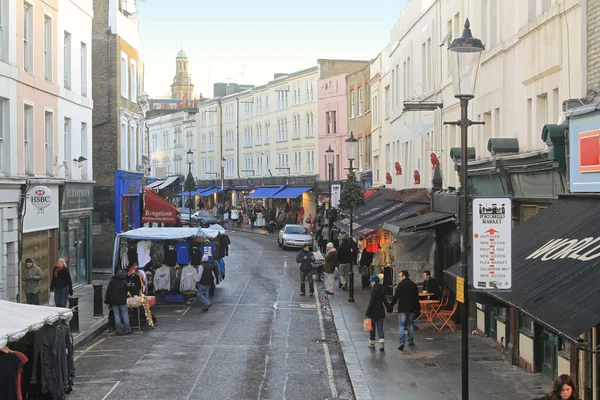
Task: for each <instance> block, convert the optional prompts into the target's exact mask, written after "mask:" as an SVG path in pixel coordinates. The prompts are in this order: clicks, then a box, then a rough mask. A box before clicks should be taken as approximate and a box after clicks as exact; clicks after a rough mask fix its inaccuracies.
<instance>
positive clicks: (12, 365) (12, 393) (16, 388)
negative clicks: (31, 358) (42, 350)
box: [0, 350, 28, 400]
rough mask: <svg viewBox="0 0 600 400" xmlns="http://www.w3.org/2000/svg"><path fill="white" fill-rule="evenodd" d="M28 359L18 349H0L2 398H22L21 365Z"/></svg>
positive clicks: (20, 399)
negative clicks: (5, 350) (6, 350)
mask: <svg viewBox="0 0 600 400" xmlns="http://www.w3.org/2000/svg"><path fill="white" fill-rule="evenodd" d="M27 361H28V359H27V357H25V355H24V354H23V353H19V352H18V351H10V350H8V352H6V353H5V352H4V351H0V388H2V392H3V394H2V398H3V399H6V400H22V399H23V397H22V395H21V374H22V371H23V365H24V364H25V363H26V362H27Z"/></svg>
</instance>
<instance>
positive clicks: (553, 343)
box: [541, 330, 558, 380]
mask: <svg viewBox="0 0 600 400" xmlns="http://www.w3.org/2000/svg"><path fill="white" fill-rule="evenodd" d="M557 345H558V338H557V336H556V335H555V334H553V333H550V332H548V331H546V330H543V331H542V354H541V355H542V360H541V361H542V373H543V374H544V375H545V376H546V377H548V378H550V379H552V380H554V379H556V376H557V364H558V360H557V357H556V349H557Z"/></svg>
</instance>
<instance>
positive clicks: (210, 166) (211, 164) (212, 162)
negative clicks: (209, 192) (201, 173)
mask: <svg viewBox="0 0 600 400" xmlns="http://www.w3.org/2000/svg"><path fill="white" fill-rule="evenodd" d="M208 169H209V172H210V173H211V175H213V174H214V173H215V160H209V161H208Z"/></svg>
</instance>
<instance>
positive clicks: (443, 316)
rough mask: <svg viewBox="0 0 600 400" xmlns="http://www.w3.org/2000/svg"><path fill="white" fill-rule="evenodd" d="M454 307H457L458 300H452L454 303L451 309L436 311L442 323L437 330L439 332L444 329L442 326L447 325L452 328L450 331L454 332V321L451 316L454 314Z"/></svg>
mask: <svg viewBox="0 0 600 400" xmlns="http://www.w3.org/2000/svg"><path fill="white" fill-rule="evenodd" d="M456 307H458V301H456V300H455V301H454V305H453V306H452V310H451V311H450V310H440V311H438V312H437V315H436V316H437V317H438V318H439V319H440V320H442V321H443V322H444V323H443V324H442V326H441V327H440V328H439V331H440V332H441V331H442V329H444V326H447V327H448V328H450V329H451V330H452V332H454V330H455V329H456V325H455V324H454V321H452V319H451V318H452V317H453V316H454V313H455V312H456Z"/></svg>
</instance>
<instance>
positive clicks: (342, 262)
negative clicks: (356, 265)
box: [323, 239, 354, 295]
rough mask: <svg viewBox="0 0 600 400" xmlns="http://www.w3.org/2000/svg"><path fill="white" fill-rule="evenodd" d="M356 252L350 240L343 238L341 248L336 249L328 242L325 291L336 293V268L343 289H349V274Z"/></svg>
mask: <svg viewBox="0 0 600 400" xmlns="http://www.w3.org/2000/svg"><path fill="white" fill-rule="evenodd" d="M353 256H354V252H353V250H352V246H351V244H350V242H349V240H347V239H346V240H342V243H341V244H340V248H339V249H337V250H336V248H335V247H334V245H333V243H331V242H329V243H327V248H326V253H325V265H324V266H323V274H324V278H325V293H327V294H330V295H331V294H334V293H333V287H334V285H335V280H336V278H335V270H336V268H337V269H338V275H339V279H340V285H341V288H342V290H348V275H349V274H350V270H351V268H352V264H353V261H354V260H353Z"/></svg>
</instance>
